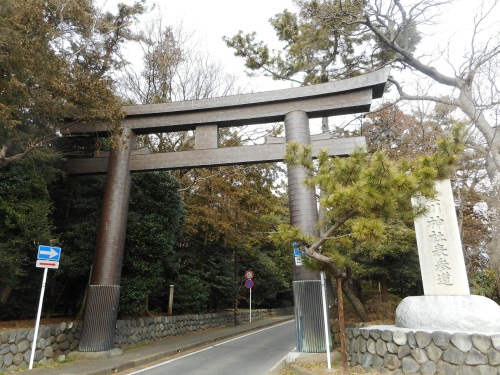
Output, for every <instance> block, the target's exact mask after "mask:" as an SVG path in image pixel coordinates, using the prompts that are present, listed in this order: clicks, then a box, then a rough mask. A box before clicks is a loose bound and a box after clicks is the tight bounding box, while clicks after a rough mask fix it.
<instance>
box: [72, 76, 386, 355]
mask: <svg viewBox="0 0 500 375" xmlns="http://www.w3.org/2000/svg"><path fill="white" fill-rule="evenodd" d="M388 75H389V69H388V68H385V69H381V70H378V71H375V72H372V73H368V74H365V75H361V76H358V77H355V78H349V79H346V80H342V81H335V82H329V83H324V84H318V85H314V86H307V87H298V88H290V89H284V90H276V91H269V92H261V93H254V94H246V95H235V96H227V97H218V98H210V99H201V100H189V101H183V102H173V103H162V104H147V105H136V106H125V107H123V110H124V112H125V118H124V119H123V120H122V122H121V128H120V129H119V131H114V132H113V133H112V134H110V129H109V128H108V126H107V125H106V124H72V125H68V126H67V127H66V128H65V129H63V130H62V132H63V134H65V135H71V134H98V135H100V136H109V135H111V136H112V137H113V138H114V144H115V147H114V148H113V149H112V151H111V152H110V153H109V154H106V155H101V156H100V157H94V158H88V159H71V160H68V161H67V162H66V164H65V171H66V172H67V173H68V174H70V175H76V174H96V173H101V174H102V173H106V188H105V192H104V203H103V209H102V214H101V218H100V224H99V232H98V238H97V245H96V253H95V257H94V264H93V268H92V275H91V278H90V285H89V288H88V295H87V301H86V305H85V314H84V320H83V327H82V333H81V338H80V345H79V350H80V351H83V352H97V351H105V350H109V349H112V348H113V344H114V334H115V325H116V320H117V314H118V301H119V295H120V278H121V269H122V260H123V248H124V243H125V234H126V223H127V216H128V201H129V197H130V186H131V184H130V183H131V172H135V171H147V170H168V169H179V168H201V167H211V166H212V167H213V166H222V165H235V164H250V163H266V162H276V161H283V158H284V155H285V152H286V142H289V141H296V142H298V143H299V144H303V145H312V147H313V157H314V156H316V155H317V154H318V152H319V150H327V151H328V153H329V154H330V155H331V156H335V155H348V154H349V153H351V152H352V151H354V149H355V147H357V146H363V145H364V138H363V137H353V138H341V139H332V138H331V137H330V135H329V134H327V133H326V134H320V135H313V136H311V135H310V130H309V119H311V118H319V117H327V116H328V117H329V116H337V115H346V114H355V113H363V112H368V111H369V110H370V106H371V103H372V99H375V98H380V97H382V94H383V92H384V87H385V84H386V81H387V78H388ZM280 121H284V123H285V139H280V138H270V139H268V142H267V143H266V144H262V145H253V146H240V147H229V148H219V147H218V129H219V128H222V127H233V126H244V125H254V124H265V123H271V122H280ZM185 130H194V132H195V147H194V150H192V151H182V152H168V153H154V154H147V153H146V154H145V153H142V152H141V151H140V150H134V146H135V137H136V135H139V134H151V133H160V132H176V131H185ZM287 175H288V195H289V204H290V221H291V224H292V225H295V226H298V227H300V228H301V230H302V232H303V233H306V234H312V235H317V234H318V230H317V226H316V225H317V221H318V212H317V204H316V198H315V192H314V190H312V189H309V188H307V187H306V186H305V185H304V184H303V180H304V179H305V177H306V171H305V170H304V169H303V168H302V167H293V168H288V171H287ZM318 278H319V276H318V274H316V273H312V272H310V271H307V270H305V269H304V267H302V266H297V265H294V280H295V281H298V280H302V281H304V280H317V279H318ZM295 303H296V304H297V301H295ZM300 303H302V304H304V306H302V308H301V309H300V310H301V311H307V310H308V309H312V308H314V309H316V308H318V307H317V306H308V305H311V304H308V301H307V300H305V301H302V302H300ZM297 311H298V310H297V306H296V315H297ZM306 315H307V314H306ZM313 315H314V314H313ZM296 318H297V319H296V321H299V319H298V318H299V317H297V316H296ZM300 318H301V319H300V320H301V324H303V325H304V324H305V327H304V326H303V327H301V328H300V329H301V330H302V331H304V330H306V331H307V330H308V326H309V325H314V324H315V323H314V322H308V320H307V319H305V320H304V317H300ZM316 324H317V323H316ZM312 331H317V332H318V331H319V332H321V330H314V329H312ZM309 336H310V335H307V334H305V335H304V334H303V332H302V334H301V337H302V338H303V340H307V337H309ZM312 346H313V345H312V344H308V343H307V342H306V343H299V345H298V348H305V350H304V351H307V352H311V351H315V350H314V348H312ZM299 351H302V350H300V349H299Z"/></svg>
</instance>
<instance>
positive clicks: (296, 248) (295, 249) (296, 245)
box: [292, 242, 301, 257]
mask: <svg viewBox="0 0 500 375" xmlns="http://www.w3.org/2000/svg"><path fill="white" fill-rule="evenodd" d="M299 246H300V243H298V242H294V243H292V247H293V256H296V257H300V256H301V254H300V249H299Z"/></svg>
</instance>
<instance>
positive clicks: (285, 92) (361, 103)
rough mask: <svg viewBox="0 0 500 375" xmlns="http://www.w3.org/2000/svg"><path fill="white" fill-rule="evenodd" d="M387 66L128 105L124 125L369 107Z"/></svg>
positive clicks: (147, 129)
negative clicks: (335, 77)
mask: <svg viewBox="0 0 500 375" xmlns="http://www.w3.org/2000/svg"><path fill="white" fill-rule="evenodd" d="M389 70H390V69H389V68H384V69H380V70H377V71H374V72H371V73H367V74H364V75H360V76H357V77H353V78H349V79H345V80H341V81H333V82H328V83H323V84H317V85H313V86H305V87H295V88H289V89H281V90H274V91H267V92H259V93H253V94H244V95H233V96H226V97H217V98H209V99H200V100H189V101H182V102H172V103H160V104H145V105H134V106H124V107H123V111H124V113H125V118H124V119H123V120H122V126H123V127H126V128H129V129H131V130H133V131H134V132H135V133H136V134H150V133H158V132H175V131H183V130H195V128H196V126H198V125H209V124H216V125H217V126H218V127H230V126H242V125H252V124H264V123H270V122H278V121H283V118H284V116H285V115H286V114H287V113H289V112H291V111H296V110H300V111H304V112H306V113H307V115H308V117H309V118H318V117H326V116H336V115H344V114H354V113H362V112H368V111H369V110H370V106H371V103H372V99H376V98H381V97H382V94H383V91H384V87H385V84H386V81H387V78H388V75H389ZM62 131H63V133H65V134H82V133H97V134H106V133H108V132H109V129H108V126H107V125H106V124H74V123H73V124H72V125H69V126H68V127H67V128H65V129H62Z"/></svg>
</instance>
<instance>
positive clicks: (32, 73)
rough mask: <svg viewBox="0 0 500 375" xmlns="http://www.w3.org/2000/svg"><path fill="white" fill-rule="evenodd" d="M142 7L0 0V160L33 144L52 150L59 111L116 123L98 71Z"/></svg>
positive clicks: (111, 60) (114, 104) (82, 0)
mask: <svg viewBox="0 0 500 375" xmlns="http://www.w3.org/2000/svg"><path fill="white" fill-rule="evenodd" d="M143 11H144V8H143V7H142V5H140V3H139V4H136V5H134V6H132V7H126V6H120V8H119V14H118V15H112V14H111V13H109V14H106V15H103V16H101V15H100V14H99V13H98V12H97V11H96V9H95V8H94V6H93V2H92V0H77V1H70V2H66V1H61V0H50V1H41V0H36V1H27V0H22V1H14V0H5V1H4V2H3V3H2V13H1V15H0V27H1V29H2V35H1V36H0V90H1V92H2V96H1V98H0V119H1V121H2V127H1V129H0V166H2V165H4V164H5V163H8V162H11V161H15V160H18V159H20V158H22V157H24V156H25V155H26V154H28V153H30V152H32V151H33V150H36V149H42V150H43V151H44V153H53V152H54V150H53V149H52V148H51V146H52V145H53V143H54V139H55V138H57V136H58V135H57V131H58V128H59V126H61V125H62V120H64V119H65V118H68V117H71V118H72V119H73V120H78V121H106V122H109V123H111V124H116V122H117V121H118V120H119V119H120V117H121V114H120V107H119V103H118V101H117V100H116V98H115V96H114V95H113V94H112V92H111V90H110V88H111V87H110V83H111V81H109V79H108V78H107V77H106V73H107V72H109V71H110V69H112V68H113V67H115V66H117V64H118V59H116V58H115V57H116V54H117V52H118V51H119V49H120V46H121V44H122V43H123V41H124V40H126V39H127V38H129V37H130V28H129V25H130V21H131V20H133V18H134V17H135V15H137V14H139V13H141V12H143ZM66 125H67V124H66Z"/></svg>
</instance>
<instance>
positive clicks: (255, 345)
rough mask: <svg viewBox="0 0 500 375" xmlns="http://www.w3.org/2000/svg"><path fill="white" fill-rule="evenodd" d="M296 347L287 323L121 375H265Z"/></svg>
mask: <svg viewBox="0 0 500 375" xmlns="http://www.w3.org/2000/svg"><path fill="white" fill-rule="evenodd" d="M294 347H295V324H294V321H289V322H286V323H282V324H279V325H276V326H272V327H269V328H264V329H261V330H259V331H255V332H252V333H249V334H245V335H242V336H239V337H236V338H233V339H230V340H227V341H223V342H221V343H219V344H215V345H211V346H208V347H205V348H202V349H200V350H197V351H194V352H191V353H189V354H185V355H182V356H179V357H177V358H173V359H170V360H167V361H163V362H161V363H156V364H149V365H148V366H147V367H145V368H141V369H137V368H136V369H134V370H132V371H128V372H122V374H130V375H132V374H141V375H164V374H172V375H184V374H189V375H236V374H237V375H265V374H268V373H269V372H270V371H271V370H272V368H273V367H274V366H276V365H277V364H278V363H279V362H280V361H281V360H282V359H283V358H284V357H285V356H286V355H287V354H288V353H289V352H290V351H291V350H293V349H294Z"/></svg>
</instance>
